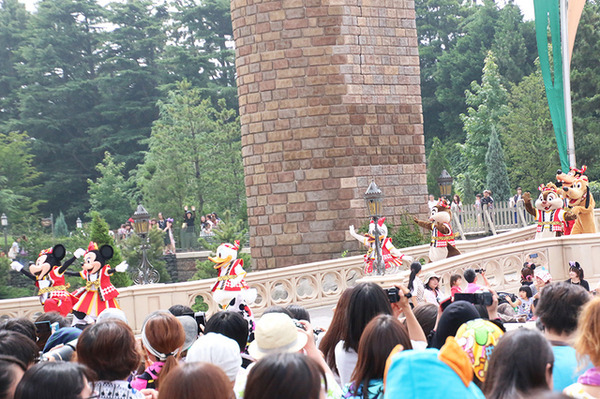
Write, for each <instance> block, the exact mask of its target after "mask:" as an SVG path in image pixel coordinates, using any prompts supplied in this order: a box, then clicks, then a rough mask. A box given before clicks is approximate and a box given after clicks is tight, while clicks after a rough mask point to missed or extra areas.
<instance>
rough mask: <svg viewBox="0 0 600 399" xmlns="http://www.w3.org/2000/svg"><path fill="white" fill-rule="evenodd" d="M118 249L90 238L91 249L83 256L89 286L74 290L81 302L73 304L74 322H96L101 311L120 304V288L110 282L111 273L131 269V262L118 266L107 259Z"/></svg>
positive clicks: (84, 274) (81, 273)
mask: <svg viewBox="0 0 600 399" xmlns="http://www.w3.org/2000/svg"><path fill="white" fill-rule="evenodd" d="M113 254H114V250H113V247H111V246H110V245H103V246H101V247H100V248H98V244H96V243H95V242H90V244H89V245H88V250H87V252H85V255H84V256H83V259H84V260H83V265H82V269H83V270H82V271H81V272H80V273H79V274H80V276H81V278H83V279H84V280H85V282H86V283H85V287H81V288H79V289H78V290H77V291H75V292H74V293H73V296H74V297H75V298H76V299H77V303H76V304H75V305H74V306H73V314H74V315H75V319H74V320H73V324H88V323H91V322H94V321H95V320H96V318H97V317H98V315H99V314H100V313H101V312H102V311H103V310H105V309H107V308H118V309H119V304H118V303H117V300H116V298H117V296H118V295H119V292H118V291H117V289H116V288H115V286H114V285H112V284H111V282H110V276H111V275H113V274H114V273H115V272H124V271H126V270H127V267H128V265H127V262H121V263H120V264H119V265H118V266H116V267H115V268H114V269H111V268H110V265H108V264H107V263H106V261H108V260H109V259H110V258H112V257H113Z"/></svg>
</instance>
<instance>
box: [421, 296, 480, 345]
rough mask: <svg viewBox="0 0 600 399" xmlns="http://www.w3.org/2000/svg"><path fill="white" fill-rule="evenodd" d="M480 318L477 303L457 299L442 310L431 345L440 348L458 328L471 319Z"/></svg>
mask: <svg viewBox="0 0 600 399" xmlns="http://www.w3.org/2000/svg"><path fill="white" fill-rule="evenodd" d="M478 318H480V315H479V312H478V311H477V308H475V305H473V304H472V303H470V302H466V301H455V302H453V303H451V304H450V305H448V306H447V307H446V309H444V311H443V312H442V315H441V316H440V320H439V322H438V326H437V329H436V331H435V335H434V336H433V340H432V342H431V346H432V347H434V348H437V349H440V348H441V347H442V346H443V345H444V344H445V343H446V339H447V338H448V337H453V336H454V335H455V334H456V331H457V330H458V328H459V327H460V326H461V325H462V324H463V323H466V322H467V321H469V320H473V319H478Z"/></svg>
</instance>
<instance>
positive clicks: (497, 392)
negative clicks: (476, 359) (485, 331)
mask: <svg viewBox="0 0 600 399" xmlns="http://www.w3.org/2000/svg"><path fill="white" fill-rule="evenodd" d="M553 364H554V354H553V353H552V347H551V346H550V343H549V342H548V341H547V340H546V338H544V336H543V335H542V333H540V332H539V331H537V330H532V329H529V328H518V329H516V330H513V331H509V332H507V333H506V334H504V335H503V336H502V338H500V341H498V345H496V347H495V348H494V351H493V352H492V355H491V358H490V363H489V366H488V371H487V373H486V379H485V382H484V385H483V393H484V394H485V397H486V398H487V399H509V398H510V399H512V398H516V397H520V396H522V395H526V394H528V393H529V392H531V391H533V390H535V389H549V386H548V381H547V380H546V369H547V367H548V365H550V367H552V365H553Z"/></svg>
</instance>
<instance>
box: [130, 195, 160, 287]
mask: <svg viewBox="0 0 600 399" xmlns="http://www.w3.org/2000/svg"><path fill="white" fill-rule="evenodd" d="M132 219H133V222H134V223H133V229H134V231H135V233H136V234H137V235H138V236H139V237H140V238H141V239H142V246H141V249H142V263H141V264H140V266H139V267H138V269H137V272H136V273H135V275H134V276H133V282H134V283H136V284H154V283H158V281H159V280H160V275H159V274H158V272H157V271H156V269H155V268H154V267H152V264H151V263H150V262H149V261H148V254H147V251H148V248H150V242H149V237H148V230H149V229H150V214H149V213H148V211H146V208H144V207H143V206H142V204H140V205H138V207H137V209H136V211H135V213H134V214H133V216H132Z"/></svg>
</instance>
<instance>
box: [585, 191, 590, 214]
mask: <svg viewBox="0 0 600 399" xmlns="http://www.w3.org/2000/svg"><path fill="white" fill-rule="evenodd" d="M585 193H586V194H587V195H586V197H585V209H587V208H589V207H590V186H587V187H586V189H585Z"/></svg>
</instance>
